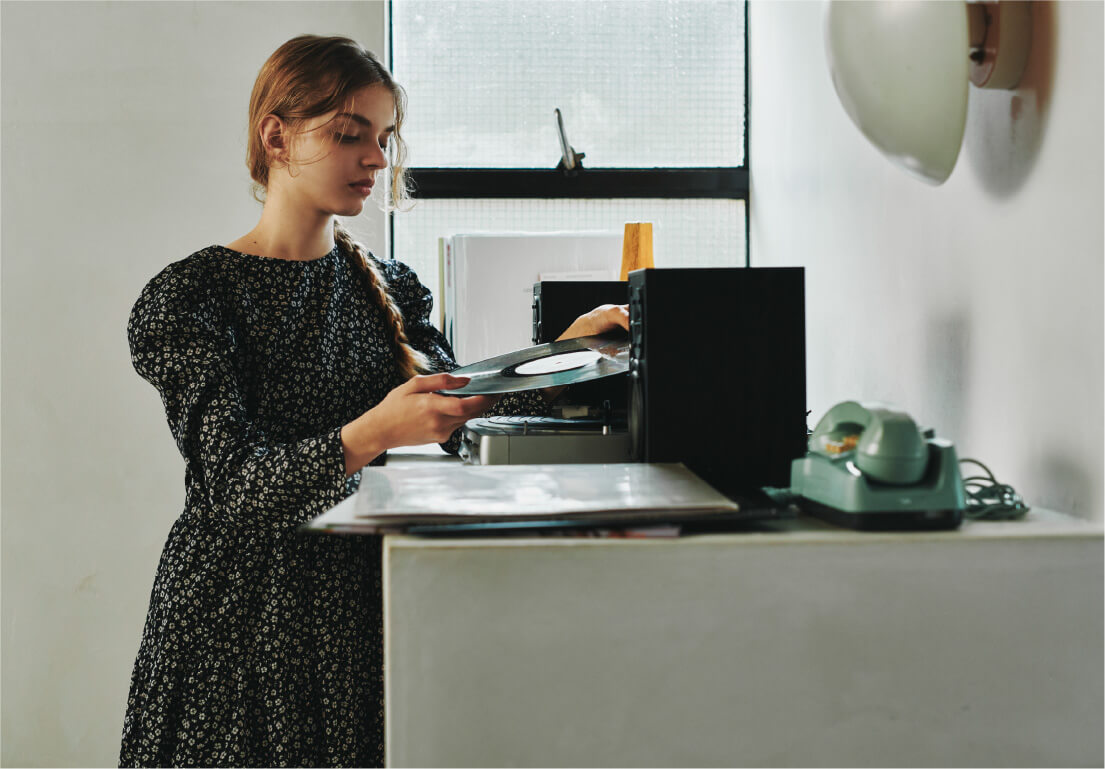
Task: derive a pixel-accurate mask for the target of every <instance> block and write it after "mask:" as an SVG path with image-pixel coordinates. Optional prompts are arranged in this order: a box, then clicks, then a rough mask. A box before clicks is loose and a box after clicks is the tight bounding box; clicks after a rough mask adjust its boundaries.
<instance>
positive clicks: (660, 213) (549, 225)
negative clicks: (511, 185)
mask: <svg viewBox="0 0 1105 769" xmlns="http://www.w3.org/2000/svg"><path fill="white" fill-rule="evenodd" d="M744 219H745V205H744V201H743V200H728V199H716V200H714V199H695V200H679V199H672V200H669V199H620V200H619V199H610V200H607V199H588V200H579V199H576V200H573V199H566V200H550V199H523V200H503V199H448V200H439V199H430V200H421V201H419V202H418V203H417V205H416V206H415V207H414V208H413V209H412V210H410V211H406V212H403V213H399V214H396V215H395V219H394V221H395V243H394V246H395V248H394V250H395V258H396V259H398V260H399V261H401V262H405V263H407V264H408V265H410V266H411V267H412V268H413V269H414V270H415V272H417V273H418V277H419V279H420V280H421V281H422V282H423V283H424V284H425V285H426V286H427V287H428V288H429V289H430V290H431V291H432V292H433V293H434V307H435V310H434V314H433V315H434V321H435V323H436V322H437V318H438V317H439V313H438V311H437V308H439V307H440V304H439V302H438V297H439V296H440V288H439V281H440V275H439V272H438V238H440V237H442V236H445V235H455V234H458V233H473V232H566V231H572V232H578V231H581V230H583V231H606V232H617V233H622V232H624V229H625V223H626V222H652V250H653V257H654V260H655V262H656V266H657V267H743V266H744V264H745V253H744V243H745V240H744V232H745V223H744ZM619 267H620V264H616V265H613V269H617V268H619Z"/></svg>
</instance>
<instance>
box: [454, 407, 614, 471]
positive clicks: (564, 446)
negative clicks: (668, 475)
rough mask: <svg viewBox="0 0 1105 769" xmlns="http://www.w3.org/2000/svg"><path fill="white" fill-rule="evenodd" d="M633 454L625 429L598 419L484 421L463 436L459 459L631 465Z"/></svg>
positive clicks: (473, 422) (492, 462) (476, 422)
mask: <svg viewBox="0 0 1105 769" xmlns="http://www.w3.org/2000/svg"><path fill="white" fill-rule="evenodd" d="M631 455H632V446H631V444H630V440H629V430H628V429H626V428H625V427H624V426H623V427H621V428H620V429H619V428H615V427H613V426H612V425H610V424H606V423H605V422H604V420H602V419H558V418H555V417H540V416H499V417H482V418H479V419H470V420H468V423H467V424H466V425H465V426H464V429H463V431H462V432H461V443H460V456H461V458H462V459H463V460H464V461H465V462H468V463H470V464H479V465H508V464H509V465H519V464H523V465H529V464H583V463H592V462H630V461H632V456H631Z"/></svg>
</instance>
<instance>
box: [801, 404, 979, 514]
mask: <svg viewBox="0 0 1105 769" xmlns="http://www.w3.org/2000/svg"><path fill="white" fill-rule="evenodd" d="M790 490H791V492H792V493H794V494H796V495H798V496H799V497H802V499H801V501H800V502H799V503H798V506H799V508H801V509H802V510H803V511H806V512H809V513H810V514H812V515H817V516H818V517H821V518H825V519H826V520H829V521H831V522H833V523H837V524H841V525H844V526H850V527H852V528H857V529H949V528H955V527H956V526H958V525H959V524H960V522H961V521H962V520H963V510H964V509H965V508H966V506H967V501H966V494H965V492H964V489H963V480H962V478H961V477H960V475H959V462H958V460H957V459H956V455H955V447H954V446H953V445H952V444H951V442H950V441H946V440H943V439H941V438H937V437H935V436H934V435H933V433H932V431H931V430H926V431H924V432H922V431H921V430H919V429H918V428H917V425H916V423H915V422H914V421H913V419H912V418H910V416H909V415H908V414H906V413H905V412H903V411H900V410H898V409H896V408H894V407H893V406H890V405H887V404H883V403H858V402H856V401H844V402H843V403H838V404H837V405H835V406H833V407H832V408H831V409H829V411H828V413H826V414H825V416H824V417H822V418H821V421H820V422H818V423H817V427H816V428H815V429H814V431H813V434H812V435H811V436H810V439H809V453H808V454H806V455H805V456H804V457H800V458H798V459H796V460H794V461H793V462H792V463H791V471H790Z"/></svg>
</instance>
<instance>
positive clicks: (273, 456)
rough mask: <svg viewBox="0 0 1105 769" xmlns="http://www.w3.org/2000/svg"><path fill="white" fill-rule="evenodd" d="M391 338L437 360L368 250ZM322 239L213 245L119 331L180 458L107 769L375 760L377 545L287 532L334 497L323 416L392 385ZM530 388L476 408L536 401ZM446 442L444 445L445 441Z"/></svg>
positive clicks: (156, 283)
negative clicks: (174, 504)
mask: <svg viewBox="0 0 1105 769" xmlns="http://www.w3.org/2000/svg"><path fill="white" fill-rule="evenodd" d="M378 264H379V265H380V267H381V269H382V271H383V273H384V275H385V276H386V278H387V280H388V284H389V291H390V293H391V294H392V296H393V297H394V298H395V299H396V301H397V303H398V304H399V307H400V309H401V310H402V313H403V316H404V319H405V323H406V327H407V330H408V334H407V336H408V339H409V341H410V342H411V344H412V345H413V346H414V347H416V348H417V349H419V350H421V351H422V352H424V353H425V354H426V355H427V356H429V358H430V360H431V361H432V362H433V364H434V366H435V368H436V369H437V370H442V371H447V370H450V369H452V368H455V367H456V364H455V362H454V360H453V357H452V353H451V350H450V349H449V346H448V344H447V343H446V341H445V339H444V338H443V337H442V336H441V334H440V333H439V332H438V331H437V330H436V329H435V328H434V327H433V326H432V325H431V324H430V322H429V317H430V309H431V304H432V300H431V297H430V292H429V291H428V290H427V289H426V288H425V287H424V286H423V285H422V284H421V283H419V281H418V278H417V276H416V275H415V274H414V272H413V271H412V270H411V269H410V268H408V267H407V266H406V265H404V264H402V263H400V262H393V261H379V262H378ZM363 280H364V276H363V273H362V272H361V270H360V269H359V267H358V266H356V265H355V264H354V263H352V262H351V261H350V259H349V258H347V257H346V256H345V255H344V254H343V253H342V252H341V251H340V250H339V249H338V248H335V249H334V250H333V251H331V252H330V253H329V254H327V255H326V256H324V257H323V258H321V259H316V260H312V261H290V260H282V259H270V258H265V257H258V256H252V255H248V254H243V253H240V252H237V251H233V250H230V249H228V248H225V247H222V246H211V247H208V248H205V249H202V250H200V251H198V252H196V253H194V254H192V255H191V256H189V257H187V258H186V259H183V260H181V261H179V262H176V263H174V264H171V265H169V266H168V267H166V268H165V269H164V270H162V271H161V272H160V274H158V275H157V276H156V277H155V278H154V279H153V280H151V281H150V282H149V284H148V285H147V286H146V287H145V289H144V290H143V291H142V293H141V295H140V296H139V298H138V301H137V303H136V304H135V305H134V309H133V310H132V312H131V316H130V322H129V325H128V336H129V340H130V348H131V357H132V360H133V363H134V366H135V369H136V370H137V371H138V373H139V374H140V375H141V376H142V377H144V378H145V379H147V380H149V381H150V382H151V383H152V384H153V385H154V386H155V387H156V388H157V390H158V391H159V393H160V394H161V398H162V401H163V402H164V405H165V412H166V416H167V418H168V422H169V428H170V430H171V431H172V434H173V437H174V439H175V440H176V444H177V446H178V448H179V449H180V452H181V454H182V456H183V457H184V467H185V499H184V511H183V513H182V514H181V515H180V517H179V518H178V519H177V520H176V522H175V523H174V525H173V526H172V529H171V531H170V532H169V536H168V540H167V542H166V544H165V549H164V552H163V553H162V556H161V561H160V564H159V566H158V569H157V574H156V577H155V580H154V585H153V591H152V594H151V596H150V608H149V613H148V615H147V618H146V623H145V628H144V631H143V634H142V641H141V646H140V648H139V651H138V656H137V659H136V661H135V665H134V672H133V676H132V680H131V687H130V696H129V699H128V703H127V712H126V716H125V720H124V726H123V739H122V748H121V752H120V764H121V765H125V766H131V765H174V766H196V765H198V766H322V765H333V766H373V765H382V763H383V759H384V747H383V717H384V716H383V714H384V709H383V648H382V646H383V626H382V625H383V622H382V595H381V575H380V555H381V549H380V539H379V537H372V536H355V537H343V536H328V535H318V534H304V533H301V532H300V531H298V527H299V526H300V525H301V524H303V523H305V522H307V521H309V520H311V519H312V518H314V517H315V516H318V515H320V514H321V513H323V512H325V511H326V510H327V509H329V508H330V507H332V506H334V505H336V504H337V503H338V502H340V501H341V500H342V499H343V498H345V497H346V496H348V495H349V494H352V493H353V492H354V491H355V490H356V488H357V484H358V482H359V479H360V473H357V474H355V475H353V476H352V477H349V478H347V477H346V475H345V459H344V454H343V451H342V445H341V438H340V429H341V427H342V425H344V424H346V423H348V422H350V421H352V420H353V419H354V418H356V417H357V416H359V415H360V414H361V413H363V412H364V411H366V410H367V409H369V408H371V407H373V406H374V405H376V404H377V403H379V402H380V401H381V400H382V399H383V398H384V396H385V395H387V393H388V391H389V390H391V389H392V388H393V387H395V386H396V385H398V384H400V375H399V372H398V370H397V367H396V365H395V362H394V358H393V352H392V346H391V342H390V336H389V334H388V333H387V330H386V327H385V323H384V320H383V317H382V314H381V312H380V310H379V309H378V308H377V307H376V306H375V305H374V304H373V303H372V301H371V300H370V298H369V293H368V289H367V286H366V285H365V284H364V282H363ZM544 411H545V406H544V403H543V400H542V399H541V397H540V396H539V395H537V394H536V393H519V394H515V395H511V396H507V397H505V398H503V399H502V400H501V401H500V402H499V404H498V406H497V407H496V408H495V409H494V413H515V414H519V413H543V412H544ZM456 444H457V436H456V435H454V436H453V438H452V439H451V441H450V442H449V444H445V445H444V448H446V449H451V450H454V451H455V448H456Z"/></svg>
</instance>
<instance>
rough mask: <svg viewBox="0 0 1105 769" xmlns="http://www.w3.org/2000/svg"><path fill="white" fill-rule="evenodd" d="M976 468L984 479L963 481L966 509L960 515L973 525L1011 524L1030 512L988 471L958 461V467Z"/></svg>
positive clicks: (973, 460)
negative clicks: (979, 523)
mask: <svg viewBox="0 0 1105 769" xmlns="http://www.w3.org/2000/svg"><path fill="white" fill-rule="evenodd" d="M968 463H970V464H973V465H978V466H979V467H981V468H982V470H983V472H985V473H986V475H972V476H969V477H965V478H963V490H964V491H965V492H966V494H967V509H966V510H964V511H963V515H964V517H966V518H969V519H970V520H975V521H1011V520H1015V519H1017V518H1023V517H1024V516H1025V514H1026V513H1027V512H1028V511H1029V510H1031V509H1032V508H1030V507H1029V506H1028V505H1026V504H1025V503H1024V500H1023V499H1021V495H1020V494H1018V493H1017V492H1016V491H1015V490H1014V489H1013V487H1012V486H1009V485H1008V484H1004V483H998V479H997V478H995V477H994V474H993V473H992V472H991V471H990V468H989V467H987V466H986V465H984V464H982V463H981V462H979V461H978V460H977V459H961V460H959V464H960V465H965V464H968Z"/></svg>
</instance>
